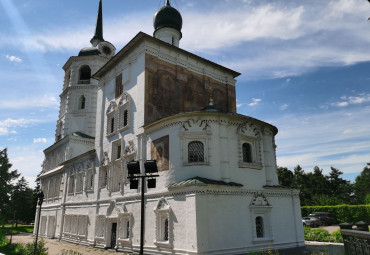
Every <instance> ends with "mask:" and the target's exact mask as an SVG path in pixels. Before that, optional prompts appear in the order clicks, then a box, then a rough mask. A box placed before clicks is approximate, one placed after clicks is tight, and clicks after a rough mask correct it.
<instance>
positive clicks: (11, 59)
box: [5, 55, 23, 63]
mask: <svg viewBox="0 0 370 255" xmlns="http://www.w3.org/2000/svg"><path fill="white" fill-rule="evenodd" d="M5 57H6V58H7V59H9V60H10V61H11V62H18V63H22V62H23V60H22V59H21V58H19V57H16V56H10V55H6V56H5Z"/></svg>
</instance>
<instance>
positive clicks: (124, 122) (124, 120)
mask: <svg viewBox="0 0 370 255" xmlns="http://www.w3.org/2000/svg"><path fill="white" fill-rule="evenodd" d="M127 124H128V111H127V110H125V111H124V112H123V126H124V127H126V126H127Z"/></svg>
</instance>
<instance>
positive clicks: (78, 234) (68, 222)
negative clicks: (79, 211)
mask: <svg viewBox="0 0 370 255" xmlns="http://www.w3.org/2000/svg"><path fill="white" fill-rule="evenodd" d="M88 222H89V216H88V215H65V216H64V228H63V235H64V236H66V237H72V238H74V239H86V238H87V225H88Z"/></svg>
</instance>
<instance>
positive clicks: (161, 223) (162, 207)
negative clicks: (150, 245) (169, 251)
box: [154, 198, 173, 247]
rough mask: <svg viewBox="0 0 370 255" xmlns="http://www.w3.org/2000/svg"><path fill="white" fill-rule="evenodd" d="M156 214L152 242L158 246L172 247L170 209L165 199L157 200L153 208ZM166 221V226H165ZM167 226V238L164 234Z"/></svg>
mask: <svg viewBox="0 0 370 255" xmlns="http://www.w3.org/2000/svg"><path fill="white" fill-rule="evenodd" d="M154 212H155V214H156V231H155V232H156V235H155V237H156V238H155V241H154V244H155V245H156V246H158V247H172V246H173V238H172V236H173V220H172V217H171V215H172V213H171V212H172V209H171V207H170V205H169V204H168V202H167V201H166V199H164V198H161V199H160V200H159V201H158V205H157V207H156V208H155V209H154ZM166 222H167V226H166ZM166 228H167V239H166V236H165V233H166Z"/></svg>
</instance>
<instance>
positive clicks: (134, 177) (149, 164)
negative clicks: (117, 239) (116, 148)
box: [127, 160, 159, 255]
mask: <svg viewBox="0 0 370 255" xmlns="http://www.w3.org/2000/svg"><path fill="white" fill-rule="evenodd" d="M144 168H145V174H140V164H139V161H131V162H129V163H127V169H128V175H129V176H128V179H129V180H130V189H137V188H138V186H139V179H140V180H141V219H140V253H139V254H140V255H144V224H145V204H144V199H145V198H144V192H145V185H144V183H145V178H150V179H148V188H155V187H156V180H155V177H159V175H158V174H154V173H157V172H158V168H157V161H156V160H147V161H145V162H144Z"/></svg>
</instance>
